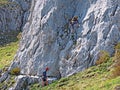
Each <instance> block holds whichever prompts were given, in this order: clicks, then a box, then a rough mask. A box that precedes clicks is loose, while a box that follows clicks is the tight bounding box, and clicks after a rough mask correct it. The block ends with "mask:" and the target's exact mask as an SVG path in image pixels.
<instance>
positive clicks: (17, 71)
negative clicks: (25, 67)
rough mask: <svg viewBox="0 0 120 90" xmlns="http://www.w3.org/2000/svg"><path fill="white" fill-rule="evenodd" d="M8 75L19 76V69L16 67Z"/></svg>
mask: <svg viewBox="0 0 120 90" xmlns="http://www.w3.org/2000/svg"><path fill="white" fill-rule="evenodd" d="M10 74H11V75H18V74H20V68H18V67H16V68H13V69H12V70H11V71H10Z"/></svg>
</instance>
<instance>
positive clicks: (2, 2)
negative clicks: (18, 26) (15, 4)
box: [0, 0, 9, 5]
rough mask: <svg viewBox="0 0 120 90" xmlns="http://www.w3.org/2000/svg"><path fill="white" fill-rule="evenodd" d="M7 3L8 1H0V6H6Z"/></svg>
mask: <svg viewBox="0 0 120 90" xmlns="http://www.w3.org/2000/svg"><path fill="white" fill-rule="evenodd" d="M8 3H9V1H8V0H0V5H3V4H8Z"/></svg>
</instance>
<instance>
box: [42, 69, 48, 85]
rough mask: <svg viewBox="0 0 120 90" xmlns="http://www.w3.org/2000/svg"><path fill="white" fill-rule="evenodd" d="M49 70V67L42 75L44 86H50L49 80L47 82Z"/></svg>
mask: <svg viewBox="0 0 120 90" xmlns="http://www.w3.org/2000/svg"><path fill="white" fill-rule="evenodd" d="M48 70H49V68H48V67H46V69H45V71H44V72H43V74H42V86H46V85H48V80H47V71H48Z"/></svg>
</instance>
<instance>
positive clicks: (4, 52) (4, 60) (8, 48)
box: [0, 34, 20, 69]
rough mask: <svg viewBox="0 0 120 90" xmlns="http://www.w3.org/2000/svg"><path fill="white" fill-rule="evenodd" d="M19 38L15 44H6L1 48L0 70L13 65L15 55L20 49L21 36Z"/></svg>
mask: <svg viewBox="0 0 120 90" xmlns="http://www.w3.org/2000/svg"><path fill="white" fill-rule="evenodd" d="M13 37H14V36H13ZM17 38H18V39H16V38H15V41H14V42H11V43H9V44H5V45H4V46H0V69H2V68H4V67H5V66H8V65H9V64H10V63H11V60H13V58H14V55H15V53H16V51H17V49H18V43H19V39H20V34H19V35H18V37H17ZM12 39H13V38H12ZM0 42H1V40H0Z"/></svg>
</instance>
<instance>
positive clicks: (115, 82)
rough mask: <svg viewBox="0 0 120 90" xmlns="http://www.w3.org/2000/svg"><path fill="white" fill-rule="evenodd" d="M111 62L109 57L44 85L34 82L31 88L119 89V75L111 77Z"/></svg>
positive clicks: (48, 89) (51, 89)
mask: <svg viewBox="0 0 120 90" xmlns="http://www.w3.org/2000/svg"><path fill="white" fill-rule="evenodd" d="M112 64H113V60H112V58H110V59H109V60H108V61H106V62H104V63H102V64H99V65H97V66H93V67H90V68H89V69H87V70H85V71H83V72H80V73H78V74H75V75H72V76H70V77H67V78H62V79H60V80H58V81H55V82H54V83H52V84H50V85H48V86H46V87H42V88H41V87H40V85H39V84H34V85H32V86H31V90H120V76H118V77H116V78H112V77H111V71H110V66H111V65H112ZM115 88H119V89H115Z"/></svg>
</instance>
